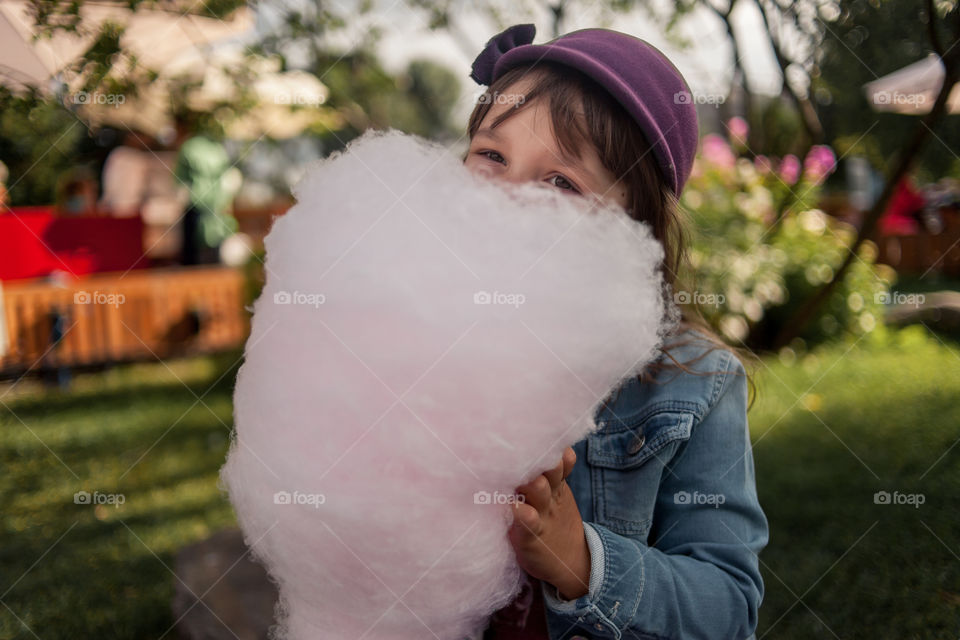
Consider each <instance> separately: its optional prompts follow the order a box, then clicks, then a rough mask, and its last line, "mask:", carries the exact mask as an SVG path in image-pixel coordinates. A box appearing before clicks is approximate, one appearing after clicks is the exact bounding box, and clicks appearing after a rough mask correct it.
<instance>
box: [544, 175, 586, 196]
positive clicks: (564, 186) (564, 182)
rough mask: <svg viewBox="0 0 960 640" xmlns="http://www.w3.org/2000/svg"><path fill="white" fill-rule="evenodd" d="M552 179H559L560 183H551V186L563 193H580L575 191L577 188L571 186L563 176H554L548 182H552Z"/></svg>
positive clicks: (577, 190)
mask: <svg viewBox="0 0 960 640" xmlns="http://www.w3.org/2000/svg"><path fill="white" fill-rule="evenodd" d="M554 178H559V179H560V183H559V184H557V183H556V182H551V184H553V186H555V187H559V188H560V189H563V190H564V191H572V192H574V193H580V190H579V189H577V187H576V186H574V184H573V183H572V182H570V181H569V180H567V179H566V178H564V177H563V176H561V175H555V176H553V178H550V180H553V179H554Z"/></svg>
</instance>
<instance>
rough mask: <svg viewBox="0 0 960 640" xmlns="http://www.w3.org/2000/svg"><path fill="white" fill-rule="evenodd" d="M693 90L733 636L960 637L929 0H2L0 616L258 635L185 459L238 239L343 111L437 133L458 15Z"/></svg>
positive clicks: (943, 10) (208, 379) (274, 205)
mask: <svg viewBox="0 0 960 640" xmlns="http://www.w3.org/2000/svg"><path fill="white" fill-rule="evenodd" d="M519 22H533V23H535V24H536V25H537V29H538V35H537V38H536V41H537V42H543V41H545V40H547V39H549V38H552V37H555V36H556V35H559V34H562V33H566V32H569V31H573V30H575V29H580V28H585V27H591V26H603V27H608V28H612V29H617V30H619V31H624V32H627V33H630V34H632V35H635V36H638V37H641V38H644V39H646V40H648V41H649V42H651V43H652V44H654V45H655V46H657V47H658V48H660V49H661V50H663V51H664V52H665V53H667V55H668V56H669V57H670V58H671V59H672V60H673V61H674V62H675V63H676V64H677V66H678V68H679V69H680V71H681V72H682V73H683V74H684V76H685V77H686V78H687V80H688V82H689V84H690V86H691V91H692V93H691V95H690V96H689V99H690V100H692V101H694V102H695V104H696V107H697V111H698V114H699V117H700V123H701V127H700V128H701V150H700V154H699V156H698V158H697V162H696V165H695V169H694V175H693V176H692V178H691V179H690V181H689V182H688V184H687V187H686V190H685V192H684V194H683V198H682V201H681V202H682V205H683V207H684V208H685V209H686V210H687V211H688V212H689V213H690V216H691V218H692V221H693V223H694V226H695V233H694V236H693V238H692V249H691V259H692V265H693V268H694V270H695V273H696V279H695V282H696V290H694V291H681V292H677V299H676V301H677V303H678V304H684V305H696V306H697V307H698V308H699V309H700V310H701V312H702V313H703V315H704V316H705V317H706V318H707V320H708V321H709V322H710V323H711V325H712V326H713V327H714V328H715V329H716V331H717V332H718V334H720V335H721V336H723V338H724V339H725V340H727V341H728V342H729V343H730V344H732V345H737V346H741V347H747V348H749V349H750V350H752V351H753V352H755V353H756V354H757V355H758V356H759V357H760V367H759V369H758V378H757V380H758V385H759V389H758V390H759V394H758V399H757V402H756V404H754V405H753V407H752V408H751V410H750V413H749V415H748V417H749V420H750V426H751V431H752V434H753V439H754V456H755V459H756V466H757V481H758V489H759V492H760V499H761V503H762V505H763V506H764V508H765V510H766V512H767V515H768V518H769V519H770V526H771V541H770V545H769V547H768V548H767V549H766V551H765V552H764V553H763V554H762V555H761V564H762V569H763V572H764V580H765V584H766V589H767V593H766V596H765V600H764V605H763V607H762V609H761V618H760V627H759V629H758V632H757V637H758V638H764V637H770V638H812V637H818V638H830V637H834V638H847V637H871V638H898V639H900V638H948V637H949V638H956V637H958V636H960V516H958V514H960V510H958V509H957V508H956V507H957V495H956V494H957V489H958V487H960V447H958V446H957V444H958V442H960V429H958V425H960V403H958V402H957V398H960V350H958V336H960V156H958V150H960V117H958V115H957V114H958V113H960V88H958V87H957V82H958V80H960V46H957V43H958V42H960V8H958V3H957V2H956V0H925V1H917V0H912V1H908V0H839V1H833V0H799V1H796V2H789V1H788V0H656V1H654V0H649V1H643V0H618V1H616V2H614V1H610V2H603V1H600V2H597V1H590V2H580V1H576V0H511V1H510V2H506V1H497V2H487V3H467V2H459V1H457V0H438V1H434V0H394V1H391V2H381V1H379V0H360V1H356V2H351V1H346V0H345V1H342V2H329V3H328V2H322V1H320V0H312V1H311V0H283V1H277V0H264V1H263V2H257V3H255V4H254V3H244V2H238V1H235V0H210V1H209V2H207V3H205V2H203V1H202V0H197V1H192V0H183V1H179V0H156V1H149V0H128V1H126V2H111V1H96V2H88V1H82V0H76V1H70V2H65V1H61V0H0V162H2V164H0V203H2V207H0V469H2V474H0V496H2V512H0V531H2V544H0V567H2V571H0V604H2V605H3V607H0V638H3V639H6V638H18V639H19V638H42V639H43V640H53V639H55V638H70V639H78V638H170V637H178V636H179V637H184V638H201V637H202V638H231V637H233V638H244V639H246V638H261V637H263V638H265V637H266V629H267V627H268V625H269V624H270V620H271V615H272V606H273V601H274V598H275V593H274V592H273V591H272V588H271V586H270V585H269V583H267V581H266V580H265V579H264V576H263V574H262V571H260V570H259V568H258V566H257V565H255V564H254V563H252V562H251V561H250V559H249V555H248V554H246V549H245V547H244V546H243V543H242V540H241V539H240V538H239V536H238V534H237V532H236V529H235V520H234V517H233V514H232V511H231V508H230V505H229V503H228V502H227V501H226V499H225V498H224V496H223V494H222V493H221V492H220V491H219V489H218V486H217V474H218V471H219V468H220V466H221V465H222V463H223V461H224V457H225V454H226V450H227V446H228V443H229V437H230V431H231V428H232V426H231V425H232V407H231V393H232V388H233V381H234V377H235V375H236V372H237V369H238V368H239V366H240V364H241V362H242V347H243V344H244V340H245V338H246V335H247V331H248V328H249V315H250V312H249V305H250V304H251V303H252V301H253V300H254V299H255V298H256V296H257V294H258V291H259V290H260V287H261V286H262V283H263V278H264V273H263V238H264V236H265V235H266V234H267V233H268V231H269V229H270V224H271V221H272V220H273V219H274V218H275V217H276V216H280V215H283V213H284V211H285V210H286V209H287V208H288V207H289V206H290V205H291V203H292V199H291V195H290V193H291V191H290V190H291V187H292V185H294V184H295V183H296V181H297V180H298V178H299V177H300V176H301V175H302V173H303V171H304V169H305V168H306V167H307V166H309V164H310V162H311V161H314V160H316V159H319V158H322V157H325V156H327V155H329V154H330V153H331V152H333V151H336V150H339V149H343V148H344V147H345V145H346V144H347V143H349V141H350V140H351V139H353V138H355V137H356V136H358V135H360V134H361V133H362V132H363V131H365V130H367V129H368V128H371V127H375V128H387V127H393V128H396V129H400V130H403V131H406V132H409V133H415V134H418V135H421V136H424V137H427V138H430V139H433V140H436V141H438V142H440V143H441V144H443V145H445V146H446V147H448V148H449V149H450V153H452V154H457V155H460V154H462V153H463V151H464V150H465V149H466V148H467V145H468V142H469V141H468V139H467V136H466V132H465V127H466V119H467V116H468V115H469V113H470V111H471V110H472V108H473V106H474V104H475V103H476V100H477V98H478V97H479V96H480V95H481V94H482V91H483V87H480V86H478V85H476V84H475V83H474V82H473V81H472V80H470V79H469V77H468V74H469V71H470V64H471V62H472V60H473V58H474V57H475V56H476V55H477V54H478V53H479V52H480V50H481V49H482V48H483V46H484V44H485V43H486V41H487V40H488V39H489V38H490V37H491V36H493V35H494V34H496V33H497V32H499V31H501V30H502V29H504V28H506V27H507V26H510V25H512V24H516V23H519Z"/></svg>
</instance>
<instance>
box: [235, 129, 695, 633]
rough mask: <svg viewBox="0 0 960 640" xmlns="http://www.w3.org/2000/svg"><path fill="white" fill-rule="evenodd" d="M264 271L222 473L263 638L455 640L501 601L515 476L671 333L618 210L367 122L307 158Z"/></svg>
mask: <svg viewBox="0 0 960 640" xmlns="http://www.w3.org/2000/svg"><path fill="white" fill-rule="evenodd" d="M294 195H295V197H296V200H297V204H296V205H295V206H294V207H292V208H291V209H290V210H289V211H288V212H287V213H286V214H285V215H283V216H282V217H280V218H278V219H277V220H276V221H275V223H274V225H273V228H272V230H271V231H270V233H269V235H268V236H267V237H266V240H265V246H266V261H265V271H266V284H265V286H264V289H263V292H262V293H261V295H260V297H259V298H258V299H257V300H256V302H255V304H254V307H253V310H254V313H253V319H252V326H251V333H250V336H249V339H248V341H247V343H246V347H245V359H244V362H243V365H242V366H241V368H240V370H239V373H238V376H237V382H236V388H235V393H234V419H235V435H234V437H233V439H232V441H231V446H230V451H229V454H228V457H227V461H226V464H225V466H224V468H223V470H222V473H221V478H222V485H223V487H224V489H225V490H226V491H227V492H228V493H229V497H230V500H231V502H232V504H233V506H234V509H235V511H236V515H237V519H238V521H239V524H240V527H241V528H242V530H243V533H244V537H245V540H246V542H247V544H248V545H249V546H250V547H251V550H252V553H253V555H254V556H255V557H256V558H257V559H258V560H259V561H260V562H262V563H263V564H264V566H265V567H266V568H267V570H268V571H269V573H270V575H271V577H272V578H273V579H274V580H275V581H276V583H277V585H278V587H279V592H280V603H279V606H278V611H277V613H278V623H279V637H282V638H288V639H290V640H306V639H308V638H309V639H311V640H312V639H324V640H326V639H331V640H346V639H349V640H357V639H360V638H367V639H371V640H375V639H390V640H405V639H410V640H413V639H414V638H416V639H421V638H426V637H437V638H440V639H442V640H447V639H450V640H461V639H463V638H466V637H468V636H470V635H472V634H475V633H476V632H478V631H479V630H481V629H483V628H484V627H485V626H486V624H487V621H488V619H489V616H490V615H491V614H492V613H493V612H494V611H496V610H497V609H500V608H501V607H504V606H506V605H507V604H508V603H509V602H510V601H511V600H512V599H513V598H514V597H515V596H516V595H517V593H518V592H519V590H520V587H521V581H522V578H523V573H522V571H521V569H520V568H519V565H518V564H517V560H516V556H515V554H514V551H513V549H512V547H511V546H510V543H509V539H508V537H507V530H508V528H509V526H510V523H511V521H512V517H513V515H512V506H511V505H510V504H509V503H510V501H511V500H513V499H515V498H514V489H515V488H516V487H517V486H518V485H520V484H523V483H525V482H527V481H529V480H530V479H532V478H533V477H535V476H536V475H537V474H539V473H541V472H543V471H544V470H546V469H548V468H551V467H553V466H555V465H556V464H557V463H558V461H559V460H560V457H561V455H562V453H563V450H564V449H565V448H566V447H567V446H569V445H571V444H573V443H575V442H577V441H579V440H581V439H582V438H584V437H585V436H586V435H587V434H588V433H589V432H590V431H591V430H592V429H595V428H596V427H595V425H594V424H593V413H594V411H595V409H596V407H597V406H598V404H599V403H600V401H601V400H603V398H604V397H605V396H607V394H608V393H609V392H610V391H612V390H613V389H614V388H615V387H616V386H617V384H618V383H619V382H621V381H622V380H623V379H624V378H625V377H627V376H629V375H631V374H633V373H635V372H636V371H637V370H639V369H640V368H641V367H642V366H644V365H645V364H647V363H648V362H650V361H651V360H652V359H653V358H654V357H656V355H657V354H658V350H659V347H660V345H661V344H662V342H663V339H664V338H665V337H666V334H667V332H668V331H669V330H670V329H671V328H672V327H673V326H674V324H675V322H676V320H677V315H676V310H675V308H672V306H670V305H667V304H666V302H665V300H668V296H665V295H664V291H665V289H664V285H663V281H662V277H661V274H660V271H659V264H660V262H661V261H662V259H663V250H662V247H661V246H660V244H659V243H658V242H657V241H656V240H655V239H654V238H653V237H652V234H651V232H650V229H649V227H648V226H647V225H646V224H643V223H640V222H637V221H634V220H632V219H630V218H629V217H628V216H627V215H626V213H625V212H624V211H623V210H622V209H620V208H617V207H616V206H614V205H600V204H599V203H598V202H597V201H596V200H592V199H590V198H578V197H573V196H570V195H566V194H563V193H560V191H559V189H557V188H556V187H553V186H544V185H543V184H535V183H528V184H523V185H511V184H509V183H505V182H502V181H494V180H491V179H490V178H488V177H483V176H478V175H475V174H473V173H471V172H470V171H469V170H468V169H466V168H465V167H464V165H463V164H462V161H461V159H460V158H458V157H457V156H456V155H454V154H453V153H451V152H450V151H449V150H447V149H445V148H444V147H442V146H440V145H438V144H435V143H431V142H428V141H426V140H423V139H422V138H419V137H416V136H412V135H407V134H403V133H400V132H398V131H395V130H387V131H369V132H367V133H366V134H364V135H363V136H361V137H360V138H357V139H355V140H354V141H352V142H351V143H350V144H349V145H348V146H347V148H346V149H345V150H344V151H342V152H336V153H334V154H332V155H331V156H330V157H329V158H327V159H324V160H322V161H320V162H318V163H317V164H315V165H313V166H311V167H310V168H309V169H308V170H307V171H306V173H305V175H304V177H303V178H302V179H301V180H300V182H299V183H298V184H297V186H296V187H295V189H294Z"/></svg>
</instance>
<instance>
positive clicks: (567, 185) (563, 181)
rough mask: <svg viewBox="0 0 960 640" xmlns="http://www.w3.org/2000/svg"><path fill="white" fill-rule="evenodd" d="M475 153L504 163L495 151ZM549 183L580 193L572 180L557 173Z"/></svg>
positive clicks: (564, 189)
mask: <svg viewBox="0 0 960 640" xmlns="http://www.w3.org/2000/svg"><path fill="white" fill-rule="evenodd" d="M476 153H477V155H478V156H483V157H484V158H487V159H488V160H492V161H493V162H498V163H500V164H506V160H504V158H503V156H502V155H500V154H499V153H497V152H496V151H477V152H476ZM554 178H558V179H559V180H560V182H559V183H557V182H553V180H554ZM550 184H552V185H553V186H555V187H557V188H558V189H562V190H563V191H570V192H573V193H576V194H579V193H580V190H579V189H577V187H576V185H574V184H573V183H572V182H570V181H569V180H567V179H566V178H564V177H563V176H562V175H559V174H558V175H555V176H553V177H552V178H550Z"/></svg>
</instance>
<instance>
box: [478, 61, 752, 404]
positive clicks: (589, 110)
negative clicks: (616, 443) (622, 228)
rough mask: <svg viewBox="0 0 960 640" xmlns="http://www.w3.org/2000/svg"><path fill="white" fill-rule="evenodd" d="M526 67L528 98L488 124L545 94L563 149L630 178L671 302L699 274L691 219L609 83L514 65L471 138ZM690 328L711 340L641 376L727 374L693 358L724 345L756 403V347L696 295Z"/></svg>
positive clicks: (546, 65)
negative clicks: (731, 338) (713, 318)
mask: <svg viewBox="0 0 960 640" xmlns="http://www.w3.org/2000/svg"><path fill="white" fill-rule="evenodd" d="M531 72H533V73H531ZM528 73H529V74H531V79H532V83H531V86H530V88H529V90H528V91H527V92H526V93H524V95H523V100H511V103H512V105H513V106H512V108H510V109H507V110H506V111H504V112H503V113H501V114H500V115H499V116H497V117H496V118H495V119H494V120H493V121H492V122H491V123H490V127H491V128H495V127H497V126H498V125H499V124H500V123H501V122H503V121H504V120H506V119H507V118H509V117H511V116H512V115H514V114H516V113H517V112H518V111H519V110H520V109H523V108H524V107H525V106H527V105H529V104H531V103H532V102H534V101H535V100H536V99H537V98H538V97H540V96H545V97H547V98H548V101H549V111H550V119H551V124H552V125H553V131H554V135H555V136H556V138H557V142H558V143H559V145H560V147H561V149H562V150H563V152H565V153H568V154H570V155H572V156H573V157H581V154H580V152H579V149H581V148H582V145H584V144H592V145H593V147H594V148H595V149H596V151H597V154H598V156H599V157H600V161H601V162H602V163H603V165H604V167H606V168H607V169H608V170H609V171H610V172H611V173H613V175H614V176H616V177H617V180H618V181H622V182H623V183H624V184H625V185H626V187H627V212H628V214H629V215H630V217H631V218H633V219H635V220H639V221H642V222H646V223H647V224H648V225H649V226H650V228H651V230H652V232H653V236H654V237H655V238H656V239H657V240H658V241H659V242H660V244H661V245H662V246H663V251H664V259H663V263H662V265H661V267H662V273H663V277H664V283H665V285H668V286H665V287H664V291H663V295H664V302H665V304H666V305H670V304H671V303H672V300H670V296H671V291H675V290H691V289H690V288H687V287H685V286H684V284H685V283H686V282H687V279H688V277H687V276H686V275H685V274H688V273H689V279H690V280H693V279H694V278H693V274H692V273H691V271H692V270H691V268H690V264H689V258H688V255H687V244H688V242H689V239H688V234H689V230H690V229H691V228H692V222H691V218H690V216H689V214H688V213H687V212H686V211H685V210H684V209H683V208H682V207H681V206H680V203H679V201H678V199H677V197H676V196H675V195H674V193H673V191H672V190H671V189H670V187H669V186H668V184H667V182H666V181H665V180H664V179H663V176H662V174H661V173H660V169H659V167H658V166H657V163H656V160H655V158H654V156H653V154H652V153H651V152H650V144H649V143H648V142H647V140H646V138H645V137H644V135H643V133H642V131H641V130H640V127H639V126H638V125H637V123H636V122H635V121H634V120H633V118H632V117H631V116H630V115H629V114H628V113H627V112H626V110H625V109H624V108H623V107H622V106H621V105H620V103H618V102H617V101H616V99H614V98H613V96H612V95H610V93H609V92H607V91H606V90H605V89H603V87H601V86H600V85H598V84H597V83H596V82H595V81H594V80H592V79H590V78H589V77H588V76H587V75H585V74H583V73H581V72H580V71H578V70H576V69H573V68H571V67H567V66H565V65H560V64H557V63H554V62H551V61H538V62H536V63H534V64H532V65H526V66H517V67H514V68H512V69H509V70H507V71H506V72H505V73H504V74H503V75H502V76H500V77H499V78H497V79H496V80H495V81H494V82H493V83H492V84H491V85H490V86H489V87H488V88H487V90H486V91H485V92H484V94H483V96H482V97H481V98H480V99H479V100H478V102H477V105H476V106H475V107H474V109H473V113H471V114H470V119H469V122H468V126H467V133H468V134H469V136H470V139H471V140H472V139H473V136H474V135H475V134H476V133H477V130H478V129H479V128H480V124H481V123H482V122H483V119H484V117H486V115H487V113H488V112H489V111H490V107H491V105H492V104H494V103H495V102H496V101H495V100H494V99H493V97H495V96H498V95H502V94H506V91H507V89H508V88H509V87H510V86H511V85H513V84H514V83H516V82H517V81H518V80H520V79H521V78H522V77H524V76H526V75H527V74H528ZM464 159H466V156H464ZM686 329H692V330H695V331H698V332H699V333H701V334H702V335H703V336H704V337H705V338H706V340H705V342H707V343H708V344H709V345H710V347H709V348H708V349H707V350H705V351H704V352H703V353H701V354H700V355H699V356H697V357H696V358H693V359H692V360H688V361H686V362H683V363H681V362H680V361H679V360H677V359H676V358H674V357H673V355H671V354H670V349H671V348H676V347H680V346H683V345H686V344H689V343H690V342H692V341H693V339H688V340H683V341H674V342H671V343H670V344H667V345H664V346H663V355H665V356H666V357H667V358H669V360H670V361H671V362H667V361H665V360H663V359H662V358H658V359H657V360H655V361H654V362H652V363H650V364H649V365H647V366H646V367H645V368H644V369H643V370H642V371H641V372H640V373H639V374H638V378H639V380H640V381H641V382H643V381H644V379H645V378H646V379H648V380H649V381H650V382H654V383H656V381H655V380H654V379H653V377H652V374H653V373H655V372H657V371H660V370H664V369H669V368H679V369H682V370H683V371H685V372H687V373H691V374H694V375H707V374H712V373H722V372H719V371H704V372H698V371H694V370H691V369H689V368H688V367H687V365H690V364H693V363H695V362H697V361H698V360H700V359H701V358H703V357H704V356H705V355H707V354H708V353H710V352H711V351H714V350H715V349H726V350H728V351H730V352H732V353H733V354H734V355H735V356H737V357H739V359H740V360H741V363H743V364H744V366H745V369H746V364H747V363H750V365H751V368H750V369H748V370H747V380H748V382H749V385H750V391H751V394H750V395H751V400H750V405H749V406H752V405H753V401H754V400H755V399H756V385H755V383H754V380H753V371H752V370H753V368H754V367H755V366H756V365H757V364H758V362H759V360H758V359H757V357H756V356H755V355H754V354H753V352H751V351H750V350H748V349H746V348H740V347H735V346H731V345H728V344H726V343H725V342H724V341H723V340H721V339H720V338H719V337H718V336H717V335H716V333H715V332H714V331H713V330H712V329H711V328H710V325H709V324H708V323H707V321H706V320H705V319H704V317H703V314H702V311H701V310H700V308H699V306H698V304H697V302H696V300H695V299H694V300H692V301H691V303H690V304H687V305H682V308H681V311H680V321H679V323H678V326H677V328H676V331H675V334H679V333H682V332H683V330H686ZM749 406H748V409H749Z"/></svg>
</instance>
